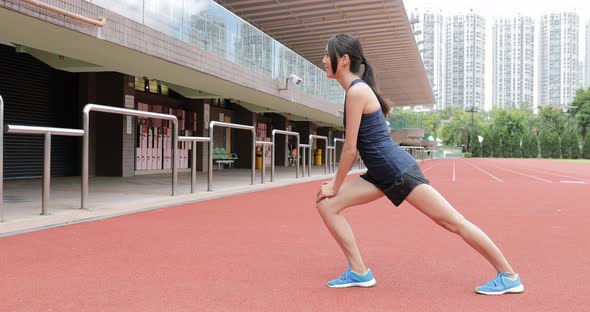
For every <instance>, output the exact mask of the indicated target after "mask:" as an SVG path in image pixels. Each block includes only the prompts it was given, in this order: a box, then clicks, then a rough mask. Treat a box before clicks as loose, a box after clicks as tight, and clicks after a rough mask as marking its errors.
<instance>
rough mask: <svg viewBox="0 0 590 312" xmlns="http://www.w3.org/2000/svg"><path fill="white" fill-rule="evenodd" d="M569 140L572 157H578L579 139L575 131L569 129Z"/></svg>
mask: <svg viewBox="0 0 590 312" xmlns="http://www.w3.org/2000/svg"><path fill="white" fill-rule="evenodd" d="M569 142H570V146H571V153H572V159H578V158H580V139H579V137H578V134H577V133H576V131H570V139H569Z"/></svg>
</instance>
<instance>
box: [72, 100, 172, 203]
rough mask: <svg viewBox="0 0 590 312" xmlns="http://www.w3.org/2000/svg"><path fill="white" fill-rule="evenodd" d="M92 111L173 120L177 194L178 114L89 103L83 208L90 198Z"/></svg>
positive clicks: (85, 118) (86, 109)
mask: <svg viewBox="0 0 590 312" xmlns="http://www.w3.org/2000/svg"><path fill="white" fill-rule="evenodd" d="M91 111H96V112H103V113H111V114H117V115H126V116H135V117H147V118H158V119H164V120H170V121H172V124H173V129H172V159H173V161H172V196H175V195H176V183H177V181H178V151H177V149H178V119H177V118H176V116H174V115H168V114H160V113H152V112H143V111H138V110H134V109H127V108H119V107H112V106H104V105H97V104H87V105H86V106H84V110H83V111H82V115H83V119H84V121H83V122H84V142H83V143H82V209H84V208H86V201H87V199H88V159H89V145H90V112H91Z"/></svg>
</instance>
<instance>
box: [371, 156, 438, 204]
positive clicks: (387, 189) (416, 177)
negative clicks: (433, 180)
mask: <svg viewBox="0 0 590 312" xmlns="http://www.w3.org/2000/svg"><path fill="white" fill-rule="evenodd" d="M391 177H392V178H391V180H390V181H377V180H375V179H374V178H373V177H372V176H371V175H370V174H369V173H368V172H367V173H364V174H362V175H361V178H363V179H364V180H366V181H367V182H369V183H371V184H373V185H375V186H376V187H377V188H379V189H380V190H381V191H382V192H383V194H385V196H387V198H389V200H390V201H391V202H392V203H393V204H394V205H395V206H396V207H397V206H399V205H401V204H402V203H403V202H404V200H406V197H408V195H410V193H411V192H412V190H414V188H416V186H418V185H420V184H430V181H428V180H427V179H426V178H425V177H424V174H422V170H420V167H418V165H417V164H416V165H414V166H413V167H412V168H410V170H408V172H406V173H404V174H403V175H402V176H401V177H398V176H395V175H392V176H391Z"/></svg>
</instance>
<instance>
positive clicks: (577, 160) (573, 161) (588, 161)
mask: <svg viewBox="0 0 590 312" xmlns="http://www.w3.org/2000/svg"><path fill="white" fill-rule="evenodd" d="M552 160H554V161H560V162H568V163H575V164H590V159H552Z"/></svg>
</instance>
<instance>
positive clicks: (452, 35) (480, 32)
mask: <svg viewBox="0 0 590 312" xmlns="http://www.w3.org/2000/svg"><path fill="white" fill-rule="evenodd" d="M445 28H446V39H445V41H446V43H447V44H446V54H445V62H444V72H445V83H444V93H443V103H444V106H445V107H458V108H471V107H477V108H479V109H480V110H483V108H484V103H485V33H486V22H485V18H484V17H483V16H481V15H479V14H477V13H475V12H473V10H472V11H470V12H468V13H465V14H457V15H452V16H448V17H447V18H446V26H445Z"/></svg>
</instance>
